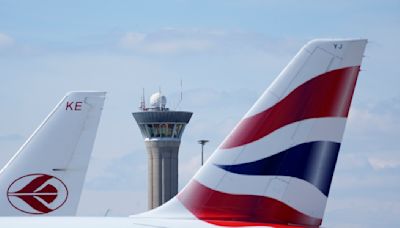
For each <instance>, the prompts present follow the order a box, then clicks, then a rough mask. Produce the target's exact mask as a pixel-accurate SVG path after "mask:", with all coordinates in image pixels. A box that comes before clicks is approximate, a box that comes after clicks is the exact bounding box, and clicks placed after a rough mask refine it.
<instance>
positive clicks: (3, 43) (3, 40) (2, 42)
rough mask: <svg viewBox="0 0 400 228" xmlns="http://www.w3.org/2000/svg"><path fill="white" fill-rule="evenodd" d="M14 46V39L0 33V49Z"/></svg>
mask: <svg viewBox="0 0 400 228" xmlns="http://www.w3.org/2000/svg"><path fill="white" fill-rule="evenodd" d="M12 45H14V39H13V38H12V37H10V36H8V35H6V34H4V33H0V49H1V48H7V47H11V46H12Z"/></svg>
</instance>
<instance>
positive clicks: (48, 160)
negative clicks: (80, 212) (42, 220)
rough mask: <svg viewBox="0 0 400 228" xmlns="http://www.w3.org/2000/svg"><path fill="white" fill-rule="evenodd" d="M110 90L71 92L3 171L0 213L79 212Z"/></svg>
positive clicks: (0, 180) (45, 213)
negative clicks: (91, 155) (103, 110)
mask: <svg viewBox="0 0 400 228" xmlns="http://www.w3.org/2000/svg"><path fill="white" fill-rule="evenodd" d="M104 99H105V92H70V93H68V94H67V95H66V96H65V97H64V98H63V99H62V100H61V101H60V103H58V104H57V106H56V107H55V109H54V110H53V111H52V112H51V113H50V114H49V116H48V117H47V118H46V119H45V120H44V122H43V123H42V124H41V125H40V126H39V128H38V129H37V130H36V131H35V132H34V133H33V134H32V136H31V137H30V138H29V139H28V140H27V141H26V142H25V144H24V145H23V146H22V147H21V148H20V149H19V151H18V152H17V153H16V154H15V155H14V156H13V157H12V158H11V160H10V161H9V162H8V163H7V164H6V165H5V167H4V168H3V169H1V171H0V216H27V215H47V216H52V215H57V216H72V215H75V214H76V211H77V207H78V203H79V199H80V196H81V191H82V186H83V182H84V179H85V175H86V171H87V168H88V163H89V158H90V154H91V152H92V148H93V143H94V140H95V137H96V132H97V126H98V124H99V120H100V116H101V112H102V109H103V104H104Z"/></svg>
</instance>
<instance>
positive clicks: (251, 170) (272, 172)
mask: <svg viewBox="0 0 400 228" xmlns="http://www.w3.org/2000/svg"><path fill="white" fill-rule="evenodd" d="M339 148H340V143H336V142H329V141H316V142H309V143H303V144H299V145H297V146H294V147H292V148H289V149H287V150H284V151H282V152H279V153H277V154H275V155H272V156H269V157H266V158H263V159H260V160H257V161H253V162H248V163H242V164H237V165H216V166H218V167H219V168H221V169H224V170H226V171H228V172H231V173H236V174H243V175H260V176H290V177H296V178H299V179H302V180H305V181H307V182H309V183H311V184H312V185H314V186H315V187H316V188H318V189H319V190H320V191H321V192H322V193H323V194H324V195H326V196H328V195H329V188H330V186H331V182H332V176H333V172H334V170H335V164H336V160H337V156H338V153H339Z"/></svg>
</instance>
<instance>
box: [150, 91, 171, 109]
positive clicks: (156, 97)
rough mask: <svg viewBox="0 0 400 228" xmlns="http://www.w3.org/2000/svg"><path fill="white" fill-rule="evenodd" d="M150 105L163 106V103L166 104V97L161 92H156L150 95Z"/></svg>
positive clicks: (154, 106)
mask: <svg viewBox="0 0 400 228" xmlns="http://www.w3.org/2000/svg"><path fill="white" fill-rule="evenodd" d="M150 105H151V107H153V108H158V107H161V108H165V105H167V98H166V97H165V96H163V95H161V93H159V92H157V93H155V94H153V95H151V97H150Z"/></svg>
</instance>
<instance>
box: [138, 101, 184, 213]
mask: <svg viewBox="0 0 400 228" xmlns="http://www.w3.org/2000/svg"><path fill="white" fill-rule="evenodd" d="M132 114H133V117H134V118H135V120H136V122H137V124H138V126H139V128H140V131H141V133H142V136H143V138H144V142H145V145H146V149H147V153H148V185H149V187H148V206H149V209H152V208H155V207H158V206H160V205H162V204H163V203H165V202H167V201H168V200H170V199H171V198H172V197H174V196H175V195H176V194H177V193H178V153H179V146H180V143H181V137H182V133H183V131H184V129H185V126H186V124H187V123H189V121H190V118H191V117H192V113H191V112H183V111H170V110H168V109H166V108H157V109H145V110H143V111H141V112H135V113H132Z"/></svg>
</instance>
